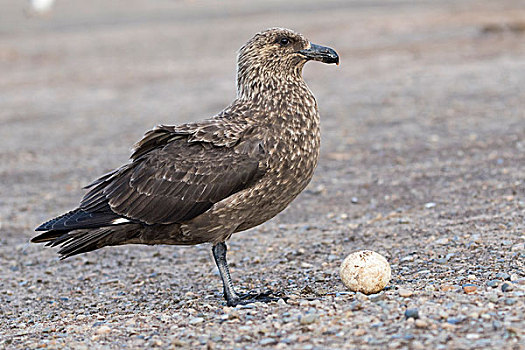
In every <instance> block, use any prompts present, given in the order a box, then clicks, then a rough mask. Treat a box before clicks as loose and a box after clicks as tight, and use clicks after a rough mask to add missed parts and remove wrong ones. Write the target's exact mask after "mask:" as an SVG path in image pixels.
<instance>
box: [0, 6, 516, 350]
mask: <svg viewBox="0 0 525 350" xmlns="http://www.w3.org/2000/svg"><path fill="white" fill-rule="evenodd" d="M23 6H24V4H23V3H21V2H20V3H18V2H13V1H1V6H0V8H2V11H0V71H1V74H0V122H1V128H0V146H1V147H0V224H1V227H0V229H1V234H0V320H1V322H0V344H1V345H0V346H1V347H5V348H40V347H47V348H64V347H69V348H75V349H89V348H96V349H98V348H104V349H105V348H107V349H120V348H124V347H127V348H149V347H154V346H157V347H161V348H173V347H182V348H194V349H195V348H208V349H231V348H235V349H254V348H263V347H267V348H277V349H285V348H286V349H287V348H294V349H340V348H349V349H351V348H362V349H367V348H377V349H384V348H410V349H452V348H455V349H480V348H493V349H524V348H525V347H524V342H525V340H524V339H525V333H524V329H525V320H524V313H525V301H524V300H525V298H524V292H525V271H524V269H525V268H524V261H525V259H524V258H525V248H524V243H525V232H524V231H525V185H524V174H525V112H524V111H525V7H524V4H523V2H522V1H520V0H515V1H497V2H495V1H439V2H437V1H419V2H416V3H414V2H409V1H401V0H400V1H364V0H362V1H358V0H356V1H344V2H343V1H326V2H322V4H320V2H316V1H301V2H299V1H296V0H291V1H287V2H281V1H265V2H263V1H260V2H237V1H226V2H221V3H220V4H215V3H214V2H207V1H155V2H150V1H146V0H141V1H139V0H134V1H111V2H106V1H101V0H97V1H90V2H80V1H76V0H75V1H60V0H59V1H58V2H57V4H56V6H55V9H54V11H53V12H52V13H50V14H48V15H46V16H43V17H39V16H32V17H28V16H27V15H24V11H23ZM271 26H285V27H290V28H293V29H295V30H297V31H300V32H302V33H304V34H305V35H307V36H308V37H309V38H310V39H311V40H312V41H313V42H316V43H319V44H324V45H327V46H331V47H333V48H335V49H336V50H337V51H338V52H339V54H340V56H341V65H340V66H339V67H335V66H327V65H321V64H313V63H312V64H309V65H308V66H307V67H306V69H305V78H306V80H307V81H308V83H309V85H310V87H311V89H312V91H314V93H315V95H316V96H317V99H318V102H319V106H320V110H321V114H322V122H323V148H322V157H321V162H320V164H319V167H318V169H317V172H316V175H315V177H314V180H313V181H312V183H311V185H310V186H309V187H308V189H307V190H306V191H305V193H303V194H302V195H301V196H300V197H299V198H298V199H297V200H296V201H295V202H294V203H293V204H292V205H291V206H290V207H289V208H288V209H287V210H286V211H285V212H283V213H282V214H281V215H280V216H278V217H277V218H275V219H274V220H272V221H270V222H268V223H266V224H264V225H262V226H260V227H258V228H255V229H252V230H250V231H248V232H245V233H242V234H238V235H236V236H234V237H233V239H232V240H231V242H230V252H229V259H230V262H231V266H232V274H233V278H234V280H235V282H236V284H237V288H238V289H242V290H251V289H255V290H259V291H263V290H265V289H271V290H275V291H283V292H284V293H285V294H287V295H288V297H289V298H290V299H289V300H288V302H287V303H284V302H283V301H280V302H276V303H270V304H253V305H248V306H245V307H237V308H228V307H225V306H224V301H223V300H222V296H221V283H220V280H219V277H218V274H217V272H216V268H215V266H214V264H213V261H212V259H211V254H210V249H209V248H210V247H209V246H205V245H204V246H198V247H168V246H159V247H146V246H125V247H118V248H106V249H103V250H100V251H97V252H94V253H90V254H88V255H84V256H79V257H75V258H72V259H69V260H66V261H59V260H57V258H56V255H55V252H54V251H53V250H52V249H44V248H43V247H42V246H38V245H30V244H29V243H28V240H29V239H30V237H31V236H32V235H33V232H32V230H33V228H34V227H36V226H37V225H38V224H40V223H41V222H43V221H44V220H46V219H48V218H50V217H52V216H55V215H57V214H61V213H62V212H64V211H66V210H69V209H71V208H73V207H74V206H76V205H77V203H78V201H79V199H80V197H81V196H82V193H83V192H82V190H81V187H82V185H85V184H87V183H89V182H90V181H91V180H93V179H94V178H95V177H97V176H98V175H100V174H102V173H104V172H106V171H108V170H111V169H112V168H114V167H117V166H119V165H121V164H122V163H123V162H125V161H126V159H127V156H128V155H129V149H130V147H131V145H132V144H133V142H135V141H136V140H138V139H139V138H140V137H141V135H142V133H143V132H144V131H146V130H147V129H149V128H151V127H152V126H154V125H155V124H160V123H166V124H176V123H181V122H185V121H190V120H197V119H203V118H206V117H209V116H211V115H213V114H214V113H216V112H217V111H220V110H221V109H222V108H223V107H224V106H225V105H227V104H228V103H229V101H231V99H232V98H233V96H234V93H235V92H234V91H235V90H234V76H235V53H236V50H237V49H238V48H239V47H240V46H241V45H242V44H243V43H244V42H245V41H246V40H247V39H248V38H249V37H251V35H252V34H253V33H254V32H256V31H259V30H262V29H265V28H267V27H271ZM361 249H371V250H375V251H377V252H380V253H381V254H383V255H384V256H385V257H387V259H388V260H389V262H390V264H391V266H392V273H393V276H392V280H391V282H390V284H389V286H388V287H387V289H386V290H385V291H383V292H382V293H380V294H378V295H373V296H365V295H362V294H355V293H350V292H346V291H345V289H344V286H343V285H342V283H341V281H340V278H339V275H338V270H339V266H340V264H341V262H342V260H343V259H344V257H345V256H346V255H347V254H349V253H351V252H353V251H356V250H361ZM467 292H468V293H467Z"/></svg>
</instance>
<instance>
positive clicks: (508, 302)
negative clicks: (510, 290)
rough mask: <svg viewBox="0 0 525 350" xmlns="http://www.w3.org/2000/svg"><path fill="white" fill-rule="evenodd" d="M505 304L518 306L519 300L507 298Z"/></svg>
mask: <svg viewBox="0 0 525 350" xmlns="http://www.w3.org/2000/svg"><path fill="white" fill-rule="evenodd" d="M504 302H505V305H508V306H511V305H514V304H516V302H517V300H516V299H511V298H505V301H504Z"/></svg>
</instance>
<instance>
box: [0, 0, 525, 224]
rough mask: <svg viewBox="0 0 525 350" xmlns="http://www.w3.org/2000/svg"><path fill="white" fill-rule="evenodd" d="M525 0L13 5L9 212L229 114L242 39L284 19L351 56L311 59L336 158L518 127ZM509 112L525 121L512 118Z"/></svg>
mask: <svg viewBox="0 0 525 350" xmlns="http://www.w3.org/2000/svg"><path fill="white" fill-rule="evenodd" d="M524 7H525V4H524V3H523V2H522V1H519V0H515V1H512V0H502V1H479V0H477V1H439V2H437V1H430V0H429V1H424V0H422V1H402V0H399V1H396V0H392V1H375V0H372V1H368V0H367V1H359V0H354V1H322V2H320V1H295V0H289V1H275V0H274V1H249V2H248V1H232V0H227V1H220V2H218V1H204V0H196V1H168V0H156V1H147V0H143V1H141V0H131V1H128V0H127V1H98V0H95V1H89V2H86V1H75V0H56V1H46V0H33V1H2V2H1V7H0V8H1V9H2V10H1V11H0V72H1V74H0V91H1V93H0V122H1V125H2V128H1V129H0V144H1V149H2V153H1V154H0V157H1V162H2V165H1V167H2V173H1V176H2V184H3V186H2V188H1V189H0V191H2V192H3V193H2V197H3V198H2V200H3V201H4V203H3V204H4V205H3V206H2V209H1V211H0V214H2V215H8V216H9V215H17V214H16V213H17V212H18V211H19V209H20V208H19V207H20V206H21V207H24V206H27V205H29V204H28V203H31V201H33V204H36V203H38V206H39V207H41V206H42V205H47V204H46V203H49V201H46V203H41V199H40V198H41V193H42V191H45V189H46V188H47V189H48V190H49V191H48V195H49V196H55V195H56V194H54V193H55V191H57V192H62V194H61V195H59V196H60V197H61V198H64V197H62V196H63V191H61V188H63V186H64V185H67V188H69V189H70V190H71V192H72V193H71V197H70V198H67V199H66V202H67V203H68V204H67V206H68V207H69V206H70V204H69V203H71V202H75V201H74V200H73V198H78V196H79V195H80V194H81V192H80V189H79V188H80V185H81V184H85V183H87V182H88V181H90V180H91V179H93V178H94V177H96V176H98V175H99V174H100V173H101V172H105V171H107V170H109V169H112V168H114V167H115V166H118V165H120V164H121V163H122V162H123V161H125V159H126V158H127V156H128V154H129V149H130V147H131V145H132V143H133V142H135V141H136V140H138V139H139V138H140V137H141V135H142V134H143V132H144V131H145V130H147V129H149V128H151V127H153V126H154V125H156V124H161V123H165V124H176V123H182V122H186V121H191V120H197V119H203V118H207V117H210V116H212V115H214V114H215V113H216V112H218V111H220V110H221V109H222V108H223V107H224V106H226V105H227V104H228V103H229V102H230V101H231V100H232V99H233V98H234V96H235V85H234V84H235V81H234V79H235V60H236V52H237V50H238V48H240V46H241V45H242V44H243V43H244V42H246V41H247V40H248V39H249V38H250V37H251V36H252V35H253V34H254V33H255V32H257V31H260V30H263V29H265V28H268V27H273V26H282V27H289V28H292V29H294V30H296V31H299V32H301V33H303V34H305V35H306V36H307V37H308V38H310V39H311V40H312V42H314V43H319V44H322V45H326V46H331V47H333V48H335V49H336V50H337V51H338V53H339V54H340V56H341V65H340V66H339V67H333V66H327V65H322V64H309V65H307V66H306V68H305V72H304V75H305V79H306V80H307V81H308V83H309V85H310V87H311V89H312V91H313V92H314V93H315V95H316V96H317V98H318V101H319V105H320V109H321V114H322V119H323V134H324V142H323V151H324V152H327V153H330V154H329V155H328V156H327V157H324V161H322V165H327V166H328V164H329V163H328V159H329V158H330V157H331V158H333V159H332V160H334V159H335V160H336V161H337V160H338V161H339V162H343V164H342V165H345V164H346V166H347V167H348V168H351V167H352V166H353V163H350V164H349V163H348V162H346V163H344V161H345V160H349V159H354V158H352V157H350V156H349V155H348V152H353V151H355V153H357V155H356V156H355V159H356V161H357V162H359V149H360V147H361V146H360V145H362V146H363V148H370V147H371V148H376V149H377V150H378V152H379V151H382V150H383V149H384V148H391V149H394V150H395V149H399V150H401V149H405V148H407V149H409V148H410V147H422V146H425V145H427V144H430V145H432V144H437V143H439V142H444V140H445V139H444V138H446V143H447V144H448V145H453V144H454V142H456V143H457V142H461V140H462V139H463V138H465V137H471V138H477V137H480V136H481V135H478V134H479V133H481V134H483V133H486V134H487V135H490V134H491V133H498V131H499V132H503V133H504V132H505V129H506V128H509V125H508V123H511V126H515V123H516V122H517V121H518V119H516V117H517V114H521V115H520V116H523V114H522V113H523V112H522V109H523V108H522V107H523V99H524V86H525V84H524V80H525V78H524V74H525V73H524V72H525V63H524V59H523V57H524V56H523V53H524V50H525V45H524V40H525V9H524ZM509 102H513V103H514V105H515V107H512V106H510V108H507V106H508V103H509ZM487 103H491V105H490V106H487ZM520 103H521V104H520ZM513 108H514V109H513ZM487 109H488V110H490V111H491V113H488V114H487ZM506 115H512V116H514V118H510V119H508V120H509V121H508V123H506V122H502V120H505V116H506ZM519 121H520V122H523V120H519ZM474 125H476V126H474ZM522 125H523V124H522V123H520V126H522ZM476 128H479V129H480V130H479V131H476V130H474V129H476ZM401 135H402V137H400V136H401ZM440 137H441V139H440ZM443 137H444V138H443ZM365 140H366V142H364V141H365ZM362 141H363V142H362ZM385 143H387V144H388V145H386V146H385ZM356 147H357V148H356ZM355 164H356V165H358V163H355ZM334 166H335V165H334ZM29 179H31V180H30V183H28V182H27V181H29ZM57 179H60V180H63V181H64V182H60V181H56V180H57ZM32 186H35V187H32ZM6 187H8V188H9V192H7V193H6V191H7V190H6ZM55 201H58V202H55ZM51 203H52V205H51V207H52V208H55V207H56V205H57V204H59V203H60V204H62V199H60V198H54V197H52V201H51ZM63 205H64V206H66V205H65V204H63ZM7 208H11V209H7ZM6 210H7V213H6ZM10 210H13V212H11V211H10ZM58 211H60V210H58ZM53 212H54V211H53ZM49 214H50V213H49ZM49 214H48V213H46V214H44V213H41V214H40V215H39V218H40V219H44V218H46V217H47V216H48V215H49ZM24 217H27V216H26V215H25V216H24ZM33 220H34V218H31V224H30V226H31V227H32V226H34V224H35V223H36V222H35V221H33ZM37 221H38V220H37Z"/></svg>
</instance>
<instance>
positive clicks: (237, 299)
mask: <svg viewBox="0 0 525 350" xmlns="http://www.w3.org/2000/svg"><path fill="white" fill-rule="evenodd" d="M227 249H228V248H227V247H226V243H224V242H221V243H217V244H216V245H214V246H213V248H212V252H213V258H214V259H215V263H216V264H217V267H218V268H219V273H220V274H221V279H222V285H223V287H224V298H226V305H228V306H235V305H239V304H249V303H255V302H258V301H260V302H269V301H277V300H279V298H275V297H272V296H270V294H271V293H261V294H252V293H248V294H245V295H239V294H237V293H235V289H234V288H233V282H232V278H231V276H230V269H229V268H228V262H227V261H226V251H227Z"/></svg>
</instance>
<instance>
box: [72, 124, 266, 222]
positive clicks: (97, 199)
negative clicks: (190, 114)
mask: <svg viewBox="0 0 525 350" xmlns="http://www.w3.org/2000/svg"><path fill="white" fill-rule="evenodd" d="M181 130H183V131H184V130H186V129H181V128H180V127H179V129H178V130H177V129H175V127H166V126H163V127H158V128H157V129H154V130H153V131H151V132H148V133H147V134H146V135H145V137H144V139H143V140H141V141H140V142H139V143H138V144H137V146H136V149H135V152H134V154H133V155H132V160H133V161H132V163H130V164H127V165H125V166H124V167H122V168H120V169H118V170H116V171H114V172H111V173H109V174H106V175H104V176H103V177H102V178H101V179H99V180H97V181H95V182H94V183H93V184H92V185H90V191H89V192H88V193H87V194H86V195H85V197H84V199H83V200H82V202H81V204H80V208H81V209H83V210H86V211H88V210H90V209H92V208H97V207H100V206H101V205H109V207H110V208H111V210H112V211H113V212H114V213H116V214H118V215H122V216H124V217H126V218H129V219H132V220H136V221H139V222H142V223H145V224H172V223H180V222H184V221H187V220H190V219H192V218H194V217H196V216H198V215H200V214H202V213H203V212H205V211H206V210H208V209H209V208H210V207H211V206H213V204H215V203H217V202H219V201H221V200H222V199H224V198H226V197H228V196H230V195H232V194H233V193H236V192H238V191H240V190H242V189H244V188H246V187H247V186H249V185H250V184H251V183H253V182H254V181H256V180H257V179H259V178H260V176H262V174H263V173H264V167H263V166H262V163H263V162H262V161H261V160H262V156H263V155H264V152H255V153H254V152H250V153H244V152H239V151H238V150H237V149H235V148H234V147H230V146H231V145H232V144H234V143H233V142H230V143H227V142H224V143H223V145H220V146H217V145H213V144H211V143H209V142H205V141H202V140H204V139H206V138H207V137H208V138H209V139H210V140H212V139H213V138H217V137H218V135H220V136H224V132H221V131H220V130H219V129H217V127H212V126H208V127H207V128H196V129H195V130H194V131H195V133H194V134H191V133H189V132H187V131H184V132H187V135H185V134H184V132H183V131H181ZM188 130H189V129H188ZM206 133H211V134H212V135H211V136H206ZM188 135H190V136H191V138H190V137H189V136H188ZM199 140H201V141H199ZM243 142H244V143H246V141H243ZM256 143H257V142H256ZM244 149H252V150H253V149H256V150H259V146H258V144H257V145H253V146H252V147H251V148H250V147H248V148H247V147H245V146H243V150H244Z"/></svg>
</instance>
